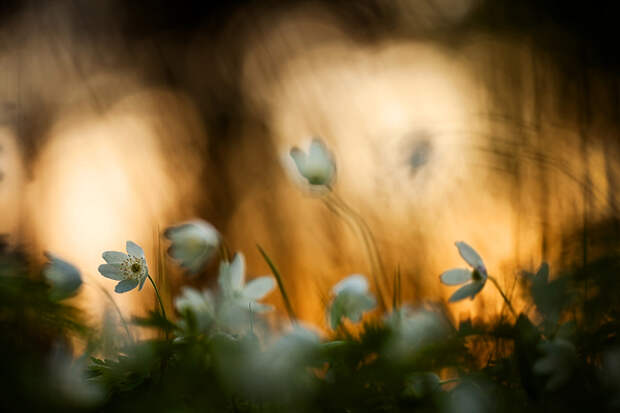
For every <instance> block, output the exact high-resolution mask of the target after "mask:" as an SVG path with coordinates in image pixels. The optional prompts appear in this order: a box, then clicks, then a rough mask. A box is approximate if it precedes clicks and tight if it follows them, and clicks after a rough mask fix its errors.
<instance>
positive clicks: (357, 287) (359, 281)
mask: <svg viewBox="0 0 620 413" xmlns="http://www.w3.org/2000/svg"><path fill="white" fill-rule="evenodd" d="M343 291H348V292H351V293H357V294H363V293H365V292H367V291H368V281H366V277H364V276H363V275H361V274H352V275H350V276H348V277H347V278H345V279H343V280H341V281H340V282H339V283H338V284H336V285H334V287H333V288H332V292H333V293H334V294H336V295H338V294H340V293H341V292H343Z"/></svg>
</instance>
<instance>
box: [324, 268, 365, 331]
mask: <svg viewBox="0 0 620 413" xmlns="http://www.w3.org/2000/svg"><path fill="white" fill-rule="evenodd" d="M332 293H333V294H334V296H335V297H334V301H332V305H331V307H330V310H329V322H330V325H331V327H332V328H333V329H336V328H337V327H338V325H339V324H340V323H341V322H342V319H343V318H348V319H349V320H351V321H353V322H358V321H359V320H360V319H361V318H362V314H363V313H364V312H366V311H369V310H372V309H373V308H374V307H375V305H376V300H375V298H374V297H373V296H372V295H370V294H369V293H368V281H366V278H365V277H364V276H363V275H361V274H353V275H350V276H348V277H347V278H345V279H344V280H342V281H340V282H339V283H338V284H336V285H335V286H334V287H333V288H332Z"/></svg>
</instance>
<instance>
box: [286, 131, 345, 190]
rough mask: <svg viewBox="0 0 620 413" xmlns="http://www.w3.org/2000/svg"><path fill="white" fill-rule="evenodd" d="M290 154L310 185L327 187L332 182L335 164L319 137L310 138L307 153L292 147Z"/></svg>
mask: <svg viewBox="0 0 620 413" xmlns="http://www.w3.org/2000/svg"><path fill="white" fill-rule="evenodd" d="M290 154H291V158H293V160H294V161H295V165H296V166H297V170H298V171H299V173H300V174H301V176H303V177H304V178H305V179H306V180H307V181H308V183H310V185H314V186H327V187H328V186H329V185H330V184H331V183H332V181H333V179H334V176H335V175H336V164H335V163H334V160H333V157H332V155H331V153H330V152H329V150H328V149H327V147H326V146H325V144H324V143H323V142H322V141H321V140H320V139H317V138H314V139H312V142H311V143H310V148H309V150H308V153H305V152H304V151H302V150H301V149H299V148H297V147H294V148H293V149H291V152H290Z"/></svg>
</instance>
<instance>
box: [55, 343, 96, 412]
mask: <svg viewBox="0 0 620 413" xmlns="http://www.w3.org/2000/svg"><path fill="white" fill-rule="evenodd" d="M48 369H49V370H48V371H49V374H48V378H49V383H50V387H51V389H53V390H54V391H55V393H56V397H57V398H58V399H60V400H61V401H63V402H64V403H67V404H69V405H73V406H78V407H94V406H96V405H97V404H99V403H100V402H102V401H103V398H104V396H105V393H104V391H103V388H102V386H101V385H100V384H99V383H98V382H96V381H94V380H93V379H89V378H88V377H87V370H86V369H87V363H86V359H85V358H83V357H82V358H78V359H74V358H73V356H72V355H71V353H70V352H69V351H68V350H67V349H65V348H64V347H63V346H61V345H58V346H56V347H55V348H54V350H53V352H52V354H51V357H50V361H49V365H48Z"/></svg>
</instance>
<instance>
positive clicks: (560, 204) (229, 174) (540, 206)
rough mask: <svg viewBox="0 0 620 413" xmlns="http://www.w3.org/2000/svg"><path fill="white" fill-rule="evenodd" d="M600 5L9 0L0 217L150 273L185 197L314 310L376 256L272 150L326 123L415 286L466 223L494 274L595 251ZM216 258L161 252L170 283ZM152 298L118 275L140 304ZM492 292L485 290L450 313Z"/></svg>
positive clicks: (608, 181)
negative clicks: (174, 264) (180, 261)
mask: <svg viewBox="0 0 620 413" xmlns="http://www.w3.org/2000/svg"><path fill="white" fill-rule="evenodd" d="M605 4H606V3H605V2H590V3H585V2H574V3H573V2H562V3H559V2H554V1H550V0H545V1H540V0H527V1H520V2H514V1H507V0H506V1H504V0H500V1H498V0H488V1H484V0H416V1H414V0H392V1H385V0H364V1H356V2H349V1H327V0H326V1H276V0H270V1H241V0H237V1H229V2H221V3H220V4H219V5H218V4H217V3H215V4H211V2H203V1H176V2H172V1H165V0H150V1H141V0H140V1H131V2H124V1H120V0H107V1H99V2H92V1H86V0H74V1H69V0H60V1H54V2H40V1H9V0H5V1H3V2H2V3H1V4H0V233H4V234H7V235H8V239H9V241H10V242H11V243H12V244H13V245H23V246H26V248H27V250H28V251H29V252H30V254H31V256H32V258H33V260H35V262H36V261H37V260H38V261H41V260H42V259H43V255H42V252H43V251H52V252H54V253H55V254H57V255H59V256H61V257H63V258H65V259H67V260H68V261H71V262H73V263H75V264H76V265H77V266H78V267H79V268H80V269H81V270H82V272H83V274H84V276H85V283H86V285H91V286H93V287H96V286H97V284H99V285H102V286H104V287H106V288H109V289H111V288H112V287H113V282H112V281H109V280H107V279H104V278H103V277H101V276H99V275H98V274H97V272H96V271H97V266H98V265H99V264H100V263H101V262H102V259H101V252H102V251H104V250H122V249H123V248H124V244H125V240H127V239H131V240H134V241H136V242H137V243H139V244H140V245H142V246H143V247H144V248H145V250H146V251H147V259H148V261H149V265H150V266H151V268H152V269H153V270H154V271H153V272H154V273H155V272H157V271H156V270H157V265H158V259H157V255H158V254H157V251H158V248H160V247H161V248H165V244H162V245H161V246H160V241H159V240H158V236H157V234H158V233H160V232H161V231H162V230H163V228H165V227H166V226H168V225H170V224H174V223H177V222H180V221H183V220H186V219H189V218H193V217H196V216H199V217H202V218H204V219H206V220H208V221H209V222H211V223H213V224H214V225H215V226H216V227H217V228H218V230H219V231H220V232H221V233H222V234H223V236H224V238H225V239H226V243H227V245H228V246H229V247H230V248H231V249H232V250H241V251H243V252H244V253H245V254H246V257H247V261H248V273H249V276H251V277H254V276H259V275H263V274H265V273H268V272H269V268H268V267H267V265H266V264H265V263H264V262H263V261H262V259H261V257H260V255H259V253H258V251H257V250H256V247H255V245H256V244H257V243H258V244H260V245H261V246H263V247H264V248H265V250H266V251H268V252H269V254H270V255H271V257H272V259H273V260H274V261H275V262H276V263H277V265H278V267H279V268H280V269H281V272H282V275H283V277H284V282H285V283H286V287H287V289H288V290H289V293H290V294H291V296H292V299H293V301H294V302H295V305H296V311H297V313H298V315H299V316H300V317H301V318H302V319H304V320H307V321H310V322H313V323H316V324H318V325H322V324H323V322H324V321H323V319H324V313H323V310H322V305H321V300H322V299H324V297H325V296H326V294H327V293H328V291H329V288H330V287H331V286H332V285H333V284H334V283H335V282H336V281H337V280H339V279H341V278H343V277H344V276H346V275H348V274H351V273H368V272H369V266H368V262H367V259H366V258H365V256H364V252H363V248H362V245H361V243H360V241H359V240H358V239H357V238H356V237H355V234H354V233H353V232H352V231H351V230H350V228H349V227H347V226H346V224H345V223H344V222H342V221H341V220H339V219H338V217H335V216H333V214H331V212H330V211H329V210H328V209H326V208H325V206H324V204H323V203H321V202H320V201H319V200H318V199H317V198H316V197H314V196H312V195H311V194H308V193H307V192H304V191H303V190H301V189H300V188H299V186H298V185H296V184H295V182H294V180H291V179H290V173H289V172H287V170H286V156H287V153H288V150H289V149H290V147H291V146H293V145H303V143H304V142H307V141H308V140H309V138H311V137H312V136H320V137H321V138H322V139H323V140H324V141H325V142H326V144H327V145H328V146H329V147H330V148H331V149H332V151H333V152H334V155H335V159H336V162H337V169H338V172H337V182H336V185H335V190H336V191H337V192H338V193H339V194H340V196H341V197H342V198H343V199H346V200H347V202H348V203H349V204H350V205H352V206H353V208H354V209H355V210H356V211H357V212H359V213H360V214H361V215H362V216H363V217H364V218H365V219H366V220H367V222H368V224H369V226H370V227H371V228H372V230H373V232H374V234H375V237H376V241H377V246H378V248H379V251H380V253H381V255H382V257H383V260H384V262H385V266H386V268H387V269H388V274H390V275H393V274H394V272H395V271H397V269H399V270H400V273H401V275H402V282H403V296H404V298H406V299H416V300H424V299H442V298H447V297H448V296H449V294H450V293H451V291H449V289H446V288H443V287H442V286H441V285H440V283H439V282H438V274H439V273H441V272H442V271H443V270H445V269H448V268H452V267H454V266H457V265H462V264H461V260H460V257H459V256H458V254H457V252H456V248H454V245H453V243H454V241H457V240H465V241H467V242H468V243H469V244H471V245H472V246H474V247H475V248H476V249H477V250H478V251H479V252H480V253H481V255H482V256H483V257H484V259H485V262H486V264H487V267H488V269H489V272H490V273H492V274H494V275H495V276H496V277H497V278H498V279H499V280H500V282H502V283H503V286H504V288H505V289H506V290H508V291H510V290H511V289H512V288H515V285H516V282H515V280H516V274H517V268H534V267H536V266H537V265H538V264H539V263H540V261H541V260H542V259H545V260H547V261H549V262H551V263H552V265H555V266H558V267H560V268H561V266H563V265H569V264H570V265H573V264H579V263H580V262H587V261H588V260H589V259H591V258H592V257H593V256H595V255H596V254H597V253H599V252H600V251H599V249H598V247H597V246H598V245H600V243H599V242H598V240H600V239H605V240H609V239H611V240H616V239H617V236H618V228H619V227H618V220H617V205H618V197H617V195H616V191H617V189H618V179H619V178H620V168H619V164H618V162H617V159H618V155H619V154H620V152H619V150H620V148H619V146H618V130H619V125H618V123H619V116H618V115H619V109H620V105H619V102H620V89H619V82H618V64H619V53H618V48H617V45H616V36H615V29H614V27H615V24H616V22H615V18H614V14H613V13H611V12H610V10H609V9H607V6H606V5H605ZM605 245H606V246H607V247H610V246H611V248H613V247H614V245H615V243H614V242H606V243H605ZM216 269H217V265H216V263H213V265H212V266H211V267H210V268H209V269H208V270H207V272H206V273H205V274H204V275H203V276H201V277H198V278H197V279H192V280H189V281H188V280H187V279H186V278H185V276H184V275H183V274H181V273H175V272H168V274H167V276H168V278H167V280H166V282H167V284H168V285H167V286H166V291H167V294H168V295H169V296H170V295H175V294H176V292H177V291H178V289H179V288H180V286H181V285H182V284H187V283H188V282H189V283H192V284H193V285H208V284H209V283H211V282H212V281H213V279H214V275H215V271H216ZM145 288H146V289H147V291H151V290H150V286H147V287H145ZM386 288H387V289H388V290H389V289H390V286H386ZM149 299H152V297H151V294H150V293H149V294H138V293H137V292H132V293H128V294H125V295H123V296H119V301H121V303H122V304H123V306H124V307H125V309H127V311H130V312H134V313H140V312H143V311H144V310H143V309H142V308H143V303H144V301H145V300H149ZM76 300H77V302H78V303H79V305H81V306H83V307H84V308H85V311H86V312H87V313H88V314H90V315H91V316H92V317H98V316H99V314H100V313H101V310H102V308H103V305H104V302H103V300H102V299H101V296H100V294H99V293H98V292H97V291H96V288H83V289H82V292H81V294H80V295H79V296H78V297H77V298H76ZM280 300H281V299H280V297H279V295H278V294H272V295H271V296H270V298H269V300H268V301H271V303H273V304H275V305H278V306H281V305H282V303H281V301H280ZM501 304H502V303H501V302H500V301H498V298H497V294H495V292H494V291H489V289H487V290H485V291H483V292H482V293H481V295H480V297H479V299H477V300H476V302H470V301H466V302H463V303H460V304H457V305H454V306H452V307H451V308H452V310H453V314H452V315H453V316H454V317H455V318H456V319H459V318H463V317H468V316H474V317H475V316H479V315H482V314H489V313H493V311H492V310H494V309H499V308H500V305H501ZM489 309H491V311H489Z"/></svg>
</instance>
